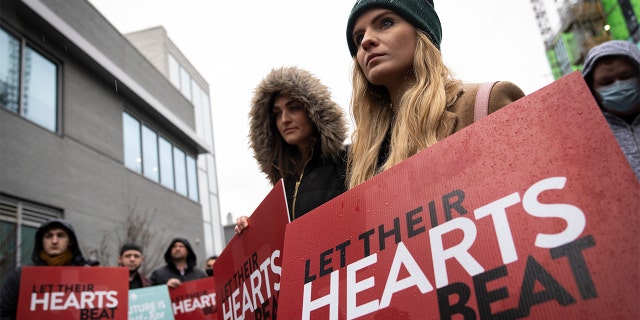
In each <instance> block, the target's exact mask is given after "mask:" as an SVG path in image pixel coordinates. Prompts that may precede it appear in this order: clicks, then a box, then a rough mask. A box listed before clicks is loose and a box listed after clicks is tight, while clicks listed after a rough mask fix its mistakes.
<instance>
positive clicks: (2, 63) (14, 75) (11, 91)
mask: <svg viewBox="0 0 640 320" xmlns="http://www.w3.org/2000/svg"><path fill="white" fill-rule="evenodd" d="M19 84H20V41H18V39H16V38H14V37H12V36H10V35H9V34H8V33H6V32H5V31H4V30H2V29H0V106H3V107H4V108H6V109H9V110H11V111H13V112H16V113H17V112H18V97H19V93H18V90H19V88H20V85H19Z"/></svg>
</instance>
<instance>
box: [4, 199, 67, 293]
mask: <svg viewBox="0 0 640 320" xmlns="http://www.w3.org/2000/svg"><path fill="white" fill-rule="evenodd" d="M58 218H62V210H60V209H56V208H51V207H47V206H43V205H39V204H35V203H31V202H28V201H24V200H19V199H15V198H13V197H10V196H7V195H4V194H0V235H1V236H0V275H1V276H2V283H4V280H5V277H6V275H7V274H8V273H9V272H10V271H12V270H13V269H15V268H16V267H18V266H21V265H24V264H28V263H29V262H30V261H31V253H32V251H33V245H34V240H35V235H36V231H37V230H38V228H39V227H40V225H42V223H43V222H45V221H47V220H51V219H58Z"/></svg>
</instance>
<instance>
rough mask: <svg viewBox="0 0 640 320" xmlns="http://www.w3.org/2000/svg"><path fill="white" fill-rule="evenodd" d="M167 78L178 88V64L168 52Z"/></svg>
mask: <svg viewBox="0 0 640 320" xmlns="http://www.w3.org/2000/svg"><path fill="white" fill-rule="evenodd" d="M169 80H170V81H171V83H172V84H173V85H174V86H175V87H176V88H178V89H179V88H180V64H179V63H178V60H176V58H174V57H173V56H172V55H171V54H169Z"/></svg>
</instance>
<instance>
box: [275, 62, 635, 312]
mask: <svg viewBox="0 0 640 320" xmlns="http://www.w3.org/2000/svg"><path fill="white" fill-rule="evenodd" d="M639 207H640V186H639V185H638V182H637V180H636V177H635V175H634V174H633V172H632V170H631V168H630V167H629V165H628V163H627V161H626V159H625V158H624V156H623V154H622V152H621V151H620V149H619V147H618V145H617V142H616V141H615V139H614V137H613V135H612V133H611V131H610V129H609V127H608V126H607V124H606V122H605V121H604V118H603V117H602V115H601V113H600V111H599V109H598V107H597V105H596V104H595V101H594V100H593V98H592V96H591V94H590V93H589V90H588V88H587V87H586V85H585V83H584V81H583V80H582V77H581V76H580V74H579V73H577V72H576V73H574V74H572V75H569V76H567V77H565V78H562V79H560V80H558V81H556V82H554V83H552V84H551V85H549V86H547V87H545V88H543V89H541V90H539V91H538V92H535V93H533V94H531V95H529V96H527V97H525V98H523V99H521V100H519V101H517V102H515V103H512V104H511V105H509V106H507V107H505V108H503V109H502V110H500V111H499V112H496V113H494V114H492V115H490V116H488V117H487V118H485V119H483V120H482V121H479V122H478V123H476V124H474V125H473V126H470V127H468V128H466V129H465V130H462V131H461V132H459V133H457V134H455V135H453V136H451V137H449V138H447V139H445V140H443V141H441V142H439V143H437V144H436V145H434V146H433V147H431V148H429V149H427V150H425V151H423V152H421V153H419V154H417V155H415V156H413V157H411V158H410V159H408V160H406V161H404V162H403V163H401V164H398V165H397V166H396V167H394V168H391V169H390V170H387V171H385V172H383V173H381V174H379V175H378V176H376V177H374V178H372V179H370V180H369V181H367V182H365V183H363V184H362V185H360V186H358V187H356V188H354V189H352V190H350V191H348V192H346V193H345V194H343V195H341V196H339V197H337V198H335V199H334V200H332V201H330V202H328V203H327V204H325V205H323V206H322V207H319V208H318V209H317V210H315V211H313V212H310V213H308V214H307V215H305V216H303V217H302V218H300V219H297V220H295V221H293V222H292V223H290V224H289V225H288V226H287V230H286V235H285V247H284V257H283V266H282V268H283V274H282V290H281V294H280V310H279V314H278V316H279V317H281V318H283V319H356V318H357V319H373V318H375V319H454V318H455V319H462V318H463V317H464V319H480V318H482V319H489V318H497V317H505V318H525V317H530V318H536V319H551V318H563V319H586V318H590V319H612V318H616V319H627V318H629V317H635V316H637V315H638V314H640V307H639V306H638V304H637V301H636V300H637V298H638V296H639V295H640V278H639V277H638V270H639V267H640V257H639V256H640V255H638V252H639V249H640V247H639V246H640V235H639V234H638V230H639V227H640V215H638V214H637V210H638V208H639Z"/></svg>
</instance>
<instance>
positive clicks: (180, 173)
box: [173, 147, 187, 196]
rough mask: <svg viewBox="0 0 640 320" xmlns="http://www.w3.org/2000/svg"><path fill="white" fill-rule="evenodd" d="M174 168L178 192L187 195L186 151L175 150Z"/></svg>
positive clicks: (175, 148)
mask: <svg viewBox="0 0 640 320" xmlns="http://www.w3.org/2000/svg"><path fill="white" fill-rule="evenodd" d="M173 167H174V170H175V173H176V192H177V193H179V194H181V195H185V196H186V195H187V166H186V163H185V154H184V151H182V150H180V149H179V148H177V147H174V148H173Z"/></svg>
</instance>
